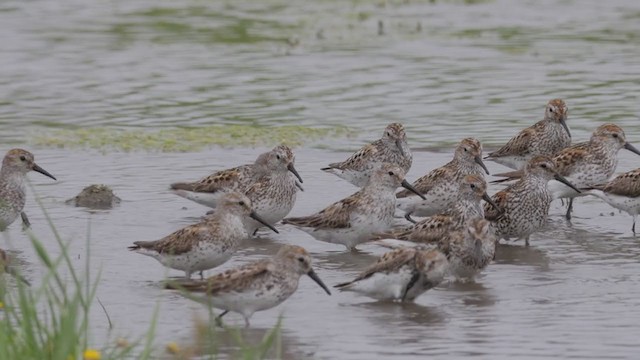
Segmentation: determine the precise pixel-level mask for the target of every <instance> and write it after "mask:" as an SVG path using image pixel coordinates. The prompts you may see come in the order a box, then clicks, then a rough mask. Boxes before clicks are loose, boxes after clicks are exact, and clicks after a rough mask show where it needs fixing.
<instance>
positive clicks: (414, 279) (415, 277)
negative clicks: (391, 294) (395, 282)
mask: <svg viewBox="0 0 640 360" xmlns="http://www.w3.org/2000/svg"><path fill="white" fill-rule="evenodd" d="M419 278H420V273H419V272H417V271H416V272H414V273H413V274H412V275H411V279H410V280H409V282H408V283H407V287H406V288H405V289H404V293H403V294H402V301H403V302H404V301H405V300H406V299H407V294H408V293H409V290H411V288H412V287H413V285H415V284H416V282H418V279H419Z"/></svg>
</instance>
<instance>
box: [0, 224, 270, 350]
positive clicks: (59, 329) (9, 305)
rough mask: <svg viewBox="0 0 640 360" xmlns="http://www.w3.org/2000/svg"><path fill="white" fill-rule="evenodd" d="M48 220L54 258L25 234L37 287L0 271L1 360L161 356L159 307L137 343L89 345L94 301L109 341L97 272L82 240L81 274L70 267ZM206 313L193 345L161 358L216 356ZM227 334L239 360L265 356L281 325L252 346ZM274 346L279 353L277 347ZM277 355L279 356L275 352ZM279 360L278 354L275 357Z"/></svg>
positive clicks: (212, 329)
mask: <svg viewBox="0 0 640 360" xmlns="http://www.w3.org/2000/svg"><path fill="white" fill-rule="evenodd" d="M47 219H48V221H49V226H50V228H51V230H52V232H53V235H54V237H55V239H56V243H57V245H58V247H59V250H60V254H59V255H57V256H52V255H51V254H50V253H49V252H48V251H47V250H46V249H45V247H44V245H43V243H42V242H41V241H40V240H39V239H38V238H37V237H36V236H35V235H34V234H33V233H32V232H31V231H30V230H26V234H27V235H28V237H29V240H30V243H31V245H32V246H33V248H34V250H35V253H36V254H37V257H38V259H39V261H40V262H41V263H42V264H43V265H44V270H45V271H44V276H43V278H42V279H41V281H40V283H39V284H38V285H37V286H33V287H32V286H30V285H28V284H27V283H26V282H22V281H17V280H16V281H15V282H14V281H9V280H8V279H9V278H8V276H3V274H2V272H1V271H0V360H5V359H6V360H17V359H20V360H31V359H33V360H77V359H82V360H108V359H114V360H119V359H141V360H146V359H156V358H158V356H159V355H158V354H162V353H163V351H162V349H158V348H156V347H155V344H154V342H155V341H154V339H155V332H156V325H157V319H158V315H159V307H156V310H155V312H154V315H153V317H152V319H150V324H149V329H148V330H147V333H146V334H145V335H144V336H143V337H142V338H141V339H137V340H135V341H130V340H128V339H124V338H118V339H116V340H115V341H109V339H105V341H104V342H103V343H102V344H100V343H98V345H97V346H96V344H95V343H92V342H91V341H90V335H91V321H90V320H91V319H90V313H89V312H90V309H91V307H92V306H95V305H96V304H95V303H96V302H97V303H98V305H99V306H101V307H102V309H103V310H104V313H105V315H106V319H107V322H108V324H109V336H108V338H111V336H110V335H111V332H112V331H113V327H112V324H111V320H110V318H109V314H108V313H107V311H106V309H105V307H104V306H103V305H102V303H101V302H100V300H99V299H98V298H97V297H96V291H97V288H98V285H99V281H100V274H99V273H98V274H97V276H96V277H95V279H92V278H91V274H90V272H89V259H90V253H89V241H88V240H87V246H86V248H87V253H86V256H85V259H86V260H85V264H84V269H82V271H81V272H80V271H78V270H77V269H76V268H75V267H74V266H73V263H72V260H71V257H70V255H69V252H68V248H69V247H68V244H67V243H65V242H64V241H63V240H62V238H61V236H60V235H59V234H58V232H57V231H56V229H55V227H54V226H53V224H52V222H51V220H50V219H49V218H48V217H47ZM87 239H89V237H87ZM0 265H1V264H0ZM0 270H1V268H0ZM17 275H18V276H19V275H20V274H17ZM209 314H210V318H211V321H210V322H209V323H208V324H199V323H196V326H195V329H196V335H197V336H196V337H195V339H196V340H195V341H194V343H193V344H188V345H185V346H184V349H186V351H185V350H182V349H181V347H180V346H178V345H177V344H175V343H170V344H169V345H168V346H167V347H166V349H165V351H164V353H165V358H166V356H169V358H172V359H192V358H194V357H198V358H199V359H202V358H203V357H202V356H203V355H205V356H206V355H208V358H210V359H214V358H217V357H218V356H217V350H218V349H219V348H218V347H217V346H216V345H217V344H220V342H219V341H220V334H221V333H220V331H218V329H216V328H215V321H213V319H214V318H215V316H214V315H213V311H212V310H211V309H210V310H209ZM226 332H230V333H233V334H235V336H234V337H233V339H231V340H227V341H225V342H226V343H227V344H232V345H233V346H234V347H235V348H238V349H239V350H238V351H239V356H240V357H241V358H243V359H262V358H265V356H266V354H267V353H268V352H269V350H270V349H272V348H273V347H274V346H276V345H277V344H279V343H280V322H278V325H277V326H276V327H275V328H274V329H271V330H269V331H268V332H267V334H266V335H265V337H264V338H263V339H262V340H261V341H259V342H258V344H257V345H254V344H250V343H249V342H246V341H244V338H243V334H242V333H241V332H240V330H238V329H232V328H227V329H226ZM276 343H277V344H276ZM212 344H213V346H212ZM276 348H277V349H279V345H277V346H276ZM277 353H278V354H279V350H278V352H277ZM279 357H280V355H277V356H276V358H279ZM270 358H273V356H270Z"/></svg>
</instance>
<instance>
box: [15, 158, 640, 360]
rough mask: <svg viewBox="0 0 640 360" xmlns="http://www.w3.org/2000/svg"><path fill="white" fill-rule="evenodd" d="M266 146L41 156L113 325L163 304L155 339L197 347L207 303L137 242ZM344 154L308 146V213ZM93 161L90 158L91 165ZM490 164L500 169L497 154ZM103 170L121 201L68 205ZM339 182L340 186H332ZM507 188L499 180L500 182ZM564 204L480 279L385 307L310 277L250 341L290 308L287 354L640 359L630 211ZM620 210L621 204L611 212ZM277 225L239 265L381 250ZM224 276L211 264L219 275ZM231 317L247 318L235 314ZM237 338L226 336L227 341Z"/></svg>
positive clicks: (39, 228)
mask: <svg viewBox="0 0 640 360" xmlns="http://www.w3.org/2000/svg"><path fill="white" fill-rule="evenodd" d="M256 151H259V150H241V149H239V150H219V149H216V150H211V151H207V152H202V153H188V154H149V153H132V154H117V155H114V154H107V155H101V154H98V153H92V152H88V153H79V152H68V151H50V150H43V151H40V152H39V157H38V159H39V161H40V163H41V165H42V166H43V167H45V168H47V169H49V171H51V172H52V173H54V174H55V175H56V176H57V177H58V178H59V179H62V180H60V181H59V182H57V183H55V184H50V183H49V181H48V180H47V179H46V178H43V177H41V176H38V174H33V175H31V178H32V179H33V182H34V183H35V184H36V191H37V192H38V193H39V194H40V195H41V196H42V198H43V202H44V203H45V205H46V207H47V209H48V210H49V212H50V215H51V217H52V218H53V219H54V221H55V223H56V225H57V226H58V229H59V231H60V232H61V233H62V235H63V237H64V238H65V239H68V240H70V241H71V243H72V254H73V257H74V259H75V260H74V261H76V262H77V266H78V267H80V268H81V267H82V266H83V264H84V256H85V255H84V254H85V250H86V249H85V246H86V241H85V239H86V234H87V227H88V226H90V233H91V235H90V239H91V241H90V242H91V252H92V261H91V266H92V272H93V273H94V274H95V273H96V272H97V270H99V269H101V270H102V280H101V284H100V288H99V290H98V297H99V298H100V300H101V301H102V302H103V304H104V305H105V307H106V308H107V310H108V312H109V314H110V316H111V319H112V321H113V323H114V326H115V330H114V332H113V335H114V336H115V335H121V336H129V337H131V338H135V337H136V336H139V335H141V334H143V333H144V332H145V331H146V330H147V328H148V326H149V320H150V319H151V318H152V316H153V313H154V308H155V306H156V305H159V306H160V311H159V318H158V328H157V337H158V338H157V341H158V344H159V345H162V344H165V343H167V342H169V341H178V342H181V343H187V344H188V343H189V342H190V339H191V337H192V334H193V328H194V321H193V319H194V317H199V318H206V317H207V316H208V315H207V314H208V313H207V310H206V309H205V308H204V307H203V306H201V305H200V304H197V303H194V302H192V301H191V300H188V299H185V298H183V297H182V296H180V295H178V294H176V293H173V292H169V291H166V290H162V289H161V288H160V280H162V279H163V278H164V276H180V275H181V273H180V272H176V271H168V272H167V271H166V270H165V269H163V267H162V266H161V265H159V264H158V263H157V262H156V261H155V260H153V259H151V258H147V257H144V256H142V255H138V254H135V253H131V252H129V251H128V250H127V249H126V247H127V246H128V245H130V244H131V242H132V241H134V240H139V239H145V240H146V239H156V238H160V237H162V236H164V235H166V234H168V233H170V232H171V231H173V230H176V229H178V228H180V227H181V226H184V225H187V224H190V223H192V222H194V221H195V220H196V219H197V218H198V217H199V216H200V215H202V214H203V212H204V211H206V208H204V207H201V206H199V205H197V204H192V203H190V202H189V201H187V200H184V199H182V198H179V197H177V196H175V195H172V194H170V193H169V192H168V191H167V190H166V189H167V184H168V183H169V182H171V181H174V180H183V179H195V178H198V177H199V176H200V175H202V174H203V172H205V173H206V170H205V169H215V168H221V167H226V166H230V165H232V163H231V161H226V160H224V159H231V158H233V160H234V163H235V162H240V163H242V162H249V161H251V160H252V159H253V158H254V155H255V152H256ZM346 155H347V154H346V153H339V152H326V151H321V150H313V149H299V150H298V152H297V163H298V165H297V167H298V169H299V171H300V173H301V174H302V176H303V178H304V180H305V183H304V185H305V192H304V193H301V194H300V195H299V200H298V203H297V204H296V206H295V208H294V210H293V214H299V215H302V214H308V213H310V212H312V211H315V210H319V209H320V208H322V207H323V206H325V205H327V204H329V203H330V202H332V201H334V200H338V199H340V198H342V197H344V196H346V195H348V194H350V193H351V192H353V191H354V188H353V187H351V186H350V185H348V184H347V183H345V182H343V181H341V180H339V179H338V178H337V177H334V176H332V175H329V174H325V173H323V172H321V171H319V170H318V169H319V168H320V167H321V166H322V165H324V164H326V163H327V162H331V161H334V160H338V159H341V158H343V157H345V156H346ZM449 157H450V153H446V152H441V153H429V152H418V153H416V154H415V161H416V162H415V166H414V169H412V171H411V173H410V174H409V178H411V179H414V178H416V177H417V176H419V175H421V173H422V172H424V171H426V169H430V168H433V167H435V166H437V165H439V164H442V163H444V162H446V161H447V160H448V159H449ZM621 157H622V161H621V165H620V169H621V170H623V169H628V168H631V167H633V166H637V164H638V158H637V157H634V155H632V154H630V153H621ZM89 162H90V163H93V164H94V165H95V166H91V167H83V168H82V170H83V171H78V169H79V165H80V164H86V163H89ZM489 168H490V170H491V171H497V170H499V169H500V167H499V166H498V165H495V164H489ZM95 179H101V181H103V182H106V183H109V184H111V185H112V186H113V188H114V189H115V191H116V193H117V195H119V196H120V197H121V198H122V199H123V202H122V203H121V205H119V206H118V207H116V208H114V209H113V210H110V211H98V212H88V211H86V210H83V209H82V208H74V207H70V206H68V205H65V204H64V200H65V199H67V198H70V197H72V196H74V195H75V194H76V192H78V191H79V190H80V189H81V187H82V186H81V185H80V184H87V183H90V182H93V181H95ZM328 189H330V190H328ZM497 190H498V187H493V188H492V189H491V191H492V192H494V191H497ZM562 210H563V209H562V208H561V206H560V205H559V204H557V205H556V206H554V207H553V209H552V211H551V219H550V223H549V226H548V228H547V229H546V230H545V231H542V232H540V233H538V234H536V235H534V236H533V237H532V246H531V247H530V248H525V247H524V246H522V244H521V243H515V244H509V245H505V246H501V247H500V248H499V251H498V255H497V259H496V261H495V263H493V264H491V265H490V266H489V267H488V269H487V270H486V272H485V273H483V274H482V275H481V276H480V277H479V278H478V279H477V281H476V282H475V283H471V284H455V283H453V284H444V285H442V286H439V287H438V288H436V289H435V290H433V291H429V292H427V293H426V294H425V295H423V296H422V297H420V298H418V300H417V301H416V303H415V304H407V305H398V304H385V303H377V302H373V301H371V300H369V299H368V298H364V297H359V296H356V295H354V294H351V293H339V292H334V294H333V296H331V297H328V296H327V295H326V294H324V292H323V291H322V290H321V289H320V288H319V287H318V286H316V284H315V283H313V282H312V281H311V280H310V279H307V278H303V279H302V281H301V284H300V287H299V290H298V292H297V293H296V294H294V296H292V297H291V298H290V299H289V300H288V301H287V302H285V303H284V304H283V305H281V306H280V307H277V308H275V309H272V310H269V311H265V312H260V313H257V314H256V315H255V316H254V317H253V319H252V328H251V329H249V330H247V331H246V332H245V336H246V337H247V339H249V341H258V339H260V338H261V337H262V336H263V335H264V333H265V331H266V330H267V329H269V328H271V327H273V326H274V325H275V324H276V322H277V319H278V316H279V315H281V314H282V316H283V330H282V344H283V345H282V346H283V353H284V355H285V357H286V358H291V359H294V358H318V359H335V358H341V359H362V358H373V357H382V356H384V357H393V358H396V357H397V358H403V357H404V358H412V357H416V356H418V355H420V356H425V355H429V356H435V355H442V356H445V355H456V356H478V357H483V358H507V357H509V358H513V357H517V358H527V357H545V356H546V357H552V356H562V357H570V356H571V357H577V358H588V357H593V358H625V357H627V358H632V357H634V356H635V355H636V354H637V351H638V343H637V334H638V330H640V328H639V326H638V325H637V324H638V322H639V321H640V310H638V309H640V307H639V306H638V305H640V300H638V299H640V263H639V261H638V260H639V259H640V247H639V246H638V239H637V238H634V237H632V236H631V232H630V228H631V218H630V217H629V216H628V215H626V214H618V213H617V212H615V211H613V210H612V209H610V208H609V207H608V206H607V205H606V204H603V203H601V202H599V201H597V200H595V199H589V198H585V199H580V200H579V201H578V204H577V205H576V213H575V217H574V219H573V221H572V223H571V224H569V223H567V222H566V221H565V220H564V218H563V216H562V213H563V211H562ZM27 212H28V213H29V215H30V218H31V222H32V223H33V227H34V231H35V232H36V234H40V235H41V237H42V238H43V240H44V241H45V243H46V245H47V247H48V248H50V249H51V250H52V251H53V252H56V246H55V243H54V241H53V239H52V238H51V237H50V235H49V234H50V233H49V231H48V230H47V229H46V224H45V220H44V218H43V215H42V212H41V210H40V209H39V208H38V207H37V206H36V205H35V204H34V202H33V201H30V202H29V204H28V206H27ZM612 213H613V214H612ZM279 229H280V231H281V234H280V235H276V234H269V233H266V232H265V233H263V234H261V236H260V238H259V239H257V240H252V241H247V242H246V243H245V244H244V245H243V249H242V250H241V251H240V253H239V254H238V255H237V256H234V257H233V259H232V260H231V261H230V262H228V263H227V264H225V265H224V266H223V268H228V267H230V266H233V265H237V264H240V263H243V262H246V261H249V260H252V259H257V258H260V257H263V256H266V255H270V254H273V253H274V252H275V251H277V248H278V247H279V246H280V245H281V244H298V245H301V246H304V247H305V248H307V249H308V250H309V251H310V252H311V253H312V255H313V258H314V261H315V268H316V270H317V272H318V274H319V275H320V277H321V278H322V279H323V280H324V281H325V282H326V283H327V284H329V285H334V284H336V283H339V282H342V281H345V280H347V279H349V278H351V277H353V276H355V274H356V273H357V272H358V271H359V270H361V269H362V268H364V267H365V266H366V265H367V264H369V263H370V262H372V261H373V260H374V259H375V257H376V256H378V255H380V254H381V253H382V250H381V249H378V248H376V247H374V246H362V248H361V252H359V253H357V254H352V253H348V252H345V250H344V248H343V247H341V246H337V245H332V244H326V243H323V242H318V241H315V240H313V239H312V238H311V237H309V236H308V235H307V234H305V233H303V232H300V231H297V230H295V229H292V228H289V227H287V226H279ZM9 236H10V238H11V240H12V242H13V244H14V248H16V249H18V250H19V253H18V254H17V256H18V257H19V258H20V259H21V260H22V261H23V262H24V263H25V265H24V266H23V268H24V271H25V272H26V275H27V276H28V277H30V278H31V279H35V280H36V281H37V278H38V277H39V267H38V266H37V265H35V264H34V263H35V262H36V260H35V259H36V257H35V254H33V253H32V250H30V246H28V245H27V243H26V239H25V235H24V234H22V233H21V231H20V229H19V226H12V227H11V229H10V231H9ZM211 273H213V271H210V272H209V274H211ZM226 319H227V322H228V323H229V324H231V325H238V326H242V325H243V320H242V318H241V317H239V316H237V315H233V314H231V315H228V317H226ZM93 321H94V322H93V325H94V330H93V331H94V339H95V341H96V342H97V343H100V342H101V341H103V339H104V338H105V334H106V329H107V322H106V319H105V318H104V315H103V314H102V312H101V310H100V309H99V308H96V309H94V311H93ZM224 336H225V334H221V340H220V341H221V342H222V343H223V344H220V346H221V347H222V351H223V352H224V353H230V354H233V353H234V348H233V346H232V345H229V344H233V341H230V340H229V337H228V334H227V335H226V336H227V337H224ZM224 339H226V341H227V342H226V343H225V340H224Z"/></svg>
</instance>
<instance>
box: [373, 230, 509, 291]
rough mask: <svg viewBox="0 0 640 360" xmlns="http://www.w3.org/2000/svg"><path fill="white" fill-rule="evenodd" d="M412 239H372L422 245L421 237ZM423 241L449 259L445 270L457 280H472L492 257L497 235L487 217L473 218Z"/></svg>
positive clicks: (398, 245) (393, 245) (391, 245)
mask: <svg viewBox="0 0 640 360" xmlns="http://www.w3.org/2000/svg"><path fill="white" fill-rule="evenodd" d="M412 240H413V241H412ZM414 241H415V239H410V240H396V239H382V240H377V241H375V242H373V243H374V244H376V245H380V246H384V247H388V248H392V249H397V248H401V247H416V246H424V245H425V242H423V241H421V242H414ZM427 244H432V245H433V246H434V247H437V249H438V250H440V251H441V252H442V253H443V254H445V255H446V257H447V260H448V261H449V269H448V273H449V274H451V275H453V276H454V277H455V278H456V279H457V280H461V281H466V280H473V278H474V277H475V276H476V275H477V274H479V273H480V272H481V271H482V270H483V269H484V268H486V267H487V266H488V265H489V263H491V261H493V259H494V258H495V254H496V244H497V238H496V236H495V233H494V231H493V229H492V228H491V223H490V222H489V221H487V220H484V219H482V218H475V219H472V220H470V221H469V222H468V223H467V224H466V226H464V227H463V228H462V229H461V230H457V231H450V232H447V233H445V234H443V235H442V236H441V237H439V238H432V239H430V242H427Z"/></svg>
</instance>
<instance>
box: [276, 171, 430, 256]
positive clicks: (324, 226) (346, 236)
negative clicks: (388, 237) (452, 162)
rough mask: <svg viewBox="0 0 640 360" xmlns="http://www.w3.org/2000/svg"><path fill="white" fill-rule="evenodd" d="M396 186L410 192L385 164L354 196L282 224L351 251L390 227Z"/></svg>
mask: <svg viewBox="0 0 640 360" xmlns="http://www.w3.org/2000/svg"><path fill="white" fill-rule="evenodd" d="M399 186H403V187H405V188H407V189H410V190H411V189H413V187H412V186H411V185H410V184H409V183H408V182H407V181H406V180H404V171H403V170H402V169H401V168H399V167H398V166H395V165H391V164H384V165H382V166H381V167H380V168H378V170H377V171H376V172H375V173H374V175H373V176H372V177H371V181H369V183H368V184H367V185H366V186H365V187H363V188H362V189H360V191H358V192H356V193H355V194H352V195H351V196H349V197H347V198H345V199H342V200H340V201H338V202H336V203H334V204H332V205H330V206H329V207H327V208H325V209H324V210H322V211H320V212H318V213H316V214H313V215H309V216H303V217H291V218H286V219H284V220H283V221H282V223H283V224H290V225H294V226H295V227H297V228H299V229H300V230H303V231H305V232H307V233H308V234H310V235H311V236H313V237H314V238H316V239H317V240H320V241H325V242H329V243H333V244H342V245H344V246H346V247H347V249H349V250H354V249H355V247H356V245H358V244H360V243H362V242H365V241H367V240H369V239H370V238H371V236H372V235H373V234H375V233H378V232H383V231H386V230H388V229H389V228H390V227H391V225H392V222H393V213H394V211H395V207H396V196H395V191H396V189H397V188H398V187H399ZM413 191H415V189H413ZM417 193H418V192H417V191H416V194H417ZM420 196H421V195H420Z"/></svg>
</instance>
